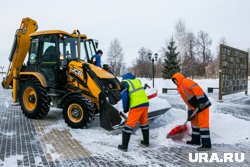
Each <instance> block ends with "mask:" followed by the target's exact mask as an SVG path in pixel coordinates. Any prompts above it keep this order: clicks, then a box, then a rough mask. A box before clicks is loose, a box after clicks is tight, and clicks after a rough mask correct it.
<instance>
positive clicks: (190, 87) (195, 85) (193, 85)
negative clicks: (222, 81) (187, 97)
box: [189, 83, 198, 91]
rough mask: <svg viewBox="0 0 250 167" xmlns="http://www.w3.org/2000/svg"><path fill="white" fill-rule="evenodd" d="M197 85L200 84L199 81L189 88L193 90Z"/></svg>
mask: <svg viewBox="0 0 250 167" xmlns="http://www.w3.org/2000/svg"><path fill="white" fill-rule="evenodd" d="M197 85H198V84H197V83H195V84H193V85H191V86H190V88H189V90H191V91H192V89H193V88H194V87H195V86H197Z"/></svg>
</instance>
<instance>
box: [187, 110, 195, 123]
mask: <svg viewBox="0 0 250 167" xmlns="http://www.w3.org/2000/svg"><path fill="white" fill-rule="evenodd" d="M192 114H193V111H192V110H188V118H187V120H188V121H192V120H193V119H194V116H195V115H194V116H192Z"/></svg>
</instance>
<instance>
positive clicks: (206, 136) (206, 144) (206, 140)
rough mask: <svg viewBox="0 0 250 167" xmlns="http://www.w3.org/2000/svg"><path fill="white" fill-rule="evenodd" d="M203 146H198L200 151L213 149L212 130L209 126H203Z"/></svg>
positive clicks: (201, 130)
mask: <svg viewBox="0 0 250 167" xmlns="http://www.w3.org/2000/svg"><path fill="white" fill-rule="evenodd" d="M200 132H201V147H198V148H197V150H198V151H207V150H211V148H212V144H211V139H210V132H209V128H201V129H200Z"/></svg>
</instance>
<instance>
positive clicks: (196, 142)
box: [186, 126, 201, 145]
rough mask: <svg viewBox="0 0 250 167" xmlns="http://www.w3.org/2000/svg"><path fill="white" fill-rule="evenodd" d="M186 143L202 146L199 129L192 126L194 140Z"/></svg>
mask: <svg viewBox="0 0 250 167" xmlns="http://www.w3.org/2000/svg"><path fill="white" fill-rule="evenodd" d="M186 143H187V144H189V145H201V140H200V129H199V127H196V126H192V140H190V141H187V142H186Z"/></svg>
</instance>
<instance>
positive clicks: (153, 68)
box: [148, 53, 158, 88]
mask: <svg viewBox="0 0 250 167" xmlns="http://www.w3.org/2000/svg"><path fill="white" fill-rule="evenodd" d="M157 58H158V54H157V53H155V54H154V57H153V56H152V53H148V59H149V60H150V61H151V62H152V72H153V74H152V75H153V76H152V79H153V88H154V87H155V80H154V79H155V64H154V63H155V61H156V60H157Z"/></svg>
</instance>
